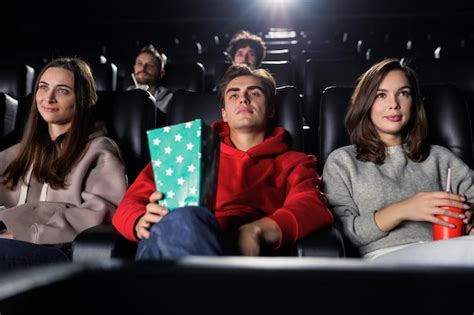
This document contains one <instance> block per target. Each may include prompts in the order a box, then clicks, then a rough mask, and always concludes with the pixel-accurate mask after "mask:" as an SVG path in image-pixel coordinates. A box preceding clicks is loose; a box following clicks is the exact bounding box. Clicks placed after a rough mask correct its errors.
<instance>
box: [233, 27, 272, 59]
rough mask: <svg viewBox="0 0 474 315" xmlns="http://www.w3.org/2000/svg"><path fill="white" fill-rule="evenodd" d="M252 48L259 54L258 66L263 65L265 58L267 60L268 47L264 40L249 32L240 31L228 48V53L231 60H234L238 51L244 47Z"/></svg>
mask: <svg viewBox="0 0 474 315" xmlns="http://www.w3.org/2000/svg"><path fill="white" fill-rule="evenodd" d="M247 46H249V47H251V48H252V49H253V50H255V52H256V54H257V64H256V66H257V67H258V66H260V64H261V63H262V60H263V58H265V53H266V50H267V48H266V46H265V42H264V41H263V39H262V38H261V37H260V36H258V35H255V34H252V33H250V32H248V31H239V32H237V33H235V34H234V36H233V37H232V39H231V40H230V42H229V46H228V47H227V53H228V54H229V56H230V58H231V59H232V60H233V59H234V56H235V54H236V53H237V50H239V49H240V48H244V47H247Z"/></svg>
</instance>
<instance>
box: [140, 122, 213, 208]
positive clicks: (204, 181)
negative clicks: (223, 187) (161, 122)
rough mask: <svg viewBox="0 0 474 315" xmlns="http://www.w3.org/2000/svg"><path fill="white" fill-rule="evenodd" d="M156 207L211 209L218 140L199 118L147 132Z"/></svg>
mask: <svg viewBox="0 0 474 315" xmlns="http://www.w3.org/2000/svg"><path fill="white" fill-rule="evenodd" d="M147 137H148V147H149V149H150V156H151V164H152V167H153V176H154V180H155V186H156V190H157V191H160V192H161V193H163V195H164V198H163V199H162V200H160V201H159V204H160V205H162V206H164V207H167V208H168V209H169V210H173V209H175V208H178V207H184V206H204V207H207V208H209V209H214V207H215V200H216V189H217V168H218V162H219V149H220V139H219V136H218V135H217V134H215V133H214V131H213V130H212V128H211V127H210V126H209V125H207V124H206V123H205V122H204V121H202V120H201V119H196V120H193V121H189V122H185V123H181V124H176V125H171V126H167V127H163V128H157V129H152V130H148V131H147Z"/></svg>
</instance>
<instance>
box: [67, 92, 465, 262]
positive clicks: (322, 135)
mask: <svg viewBox="0 0 474 315" xmlns="http://www.w3.org/2000/svg"><path fill="white" fill-rule="evenodd" d="M352 91H353V88H351V87H331V88H328V89H326V90H325V91H324V92H323V94H322V98H321V108H320V110H321V115H320V122H319V126H318V127H319V133H318V134H316V133H313V134H312V137H314V138H316V137H317V142H318V144H319V145H318V147H317V156H318V165H317V169H318V171H319V172H320V173H321V172H322V169H323V166H324V163H325V161H326V159H327V157H328V155H329V154H330V153H331V152H332V151H333V150H334V149H337V148H339V147H341V146H344V145H348V144H349V140H348V136H347V134H346V131H345V129H344V124H343V121H344V113H345V111H346V109H347V106H348V103H349V100H350V96H351V94H352ZM130 92H134V93H139V92H140V91H129V92H120V93H125V94H127V93H130ZM108 93H112V94H114V93H119V92H108ZM423 93H424V96H425V103H426V109H427V113H428V120H429V124H430V126H431V128H430V130H429V141H430V143H431V144H438V145H442V146H445V147H447V148H449V149H450V150H452V151H453V152H454V153H455V154H456V155H458V156H459V157H460V158H461V159H462V160H463V161H465V162H466V163H467V164H468V165H469V166H470V167H471V168H472V167H474V158H473V151H472V143H473V139H472V133H471V122H470V113H469V111H468V108H467V105H466V102H465V101H464V98H463V95H462V93H461V92H460V91H459V90H458V89H457V88H456V87H455V86H453V85H444V84H443V85H425V86H423ZM130 95H131V94H130ZM116 96H118V95H116ZM137 96H138V95H137ZM143 100H145V99H143ZM298 100H299V96H298V91H297V89H296V88H295V87H291V86H287V87H282V88H279V89H278V92H277V99H276V117H275V124H276V125H278V126H282V127H284V128H285V129H286V132H287V133H286V136H287V142H288V143H289V145H290V147H291V148H292V149H294V150H300V151H304V150H305V148H304V143H305V141H304V136H305V135H306V134H304V132H303V124H302V113H301V110H300V107H299V106H297V105H296V106H295V104H297V103H298ZM102 101H104V99H102ZM115 102H116V103H114V104H113V105H107V106H109V108H112V107H113V108H114V111H111V112H108V115H110V116H111V117H106V119H108V120H112V121H113V123H112V125H108V127H109V129H111V130H112V131H113V130H114V128H115V129H119V130H120V128H121V126H122V124H123V122H125V121H128V120H130V121H131V122H132V123H127V124H128V125H127V127H126V130H125V131H123V130H120V132H122V134H120V135H118V134H114V131H113V132H112V136H113V137H115V139H116V141H117V142H118V143H119V145H120V146H121V147H123V148H140V150H138V151H135V153H134V155H135V157H134V158H133V159H132V160H133V161H134V162H133V163H136V164H134V165H133V167H134V170H133V172H132V173H133V174H130V173H129V176H130V177H131V178H132V179H133V176H134V175H135V174H136V171H138V170H139V169H141V168H142V167H143V166H144V163H146V161H147V160H148V151H147V147H146V139H145V138H144V137H145V136H144V130H147V129H150V128H151V127H150V126H149V125H146V124H145V123H148V124H149V123H152V122H151V121H147V120H146V119H147V117H146V116H147V115H149V114H145V115H144V114H141V113H140V112H139V111H140V109H146V107H147V105H145V104H141V105H138V106H137V105H133V106H134V107H133V111H130V110H127V108H125V109H124V108H122V109H120V108H117V107H126V106H131V105H130V104H135V103H136V102H141V100H140V101H139V100H138V99H137V100H136V101H132V100H131V99H129V100H127V102H125V101H122V100H120V101H119V102H118V98H115ZM127 104H128V105H127ZM98 107H102V108H104V109H105V108H107V107H106V106H98ZM148 107H149V106H148ZM218 108H219V107H218V100H217V97H216V94H215V93H211V92H207V93H197V92H189V91H183V90H180V91H177V92H176V93H175V95H174V97H173V100H172V103H171V104H170V111H169V113H168V114H167V116H166V120H165V124H166V125H171V124H175V123H180V122H185V121H190V120H193V119H196V118H201V119H203V120H204V121H206V122H207V123H211V122H213V121H215V120H219V119H220V112H219V109H218ZM119 116H120V117H121V118H119ZM155 121H156V120H155ZM114 125H115V127H114ZM133 129H136V130H133ZM124 140H125V142H124ZM130 142H132V143H130ZM140 152H141V154H142V156H141V157H139V156H140ZM143 154H144V155H146V157H144V155H143ZM127 158H128V159H130V157H127V156H126V159H127ZM136 161H140V163H137V162H136ZM126 163H127V165H129V163H130V160H129V161H126ZM129 171H130V169H129ZM103 234H106V235H108V236H109V238H103V237H99V236H98V235H103ZM112 235H113V229H112V227H111V226H110V225H108V226H105V227H104V226H101V227H96V228H92V229H90V230H89V231H86V232H85V233H82V234H81V235H80V236H79V237H78V238H77V239H76V242H75V250H74V258H75V259H77V260H84V259H88V258H91V257H94V258H96V259H97V257H102V258H110V257H111V256H128V257H131V253H133V250H134V247H133V245H132V244H127V242H125V241H124V240H123V239H122V240H120V238H118V239H117V235H116V234H115V237H113V236H112ZM98 239H101V240H103V242H99V243H100V245H98V243H97V240H98ZM104 240H106V241H104ZM98 247H99V248H102V250H101V251H98V250H97V248H98ZM98 252H100V254H98ZM290 252H291V254H293V255H302V256H331V257H342V256H346V255H347V256H357V253H356V252H355V251H354V249H353V248H352V247H351V244H350V243H347V242H346V243H344V242H343V241H342V237H341V234H340V233H339V231H338V230H337V228H334V227H332V228H329V229H326V230H323V231H318V232H316V233H314V234H312V235H309V236H308V237H306V238H305V239H303V240H302V241H301V242H300V243H299V244H298V246H297V247H296V248H293V249H291V250H290Z"/></svg>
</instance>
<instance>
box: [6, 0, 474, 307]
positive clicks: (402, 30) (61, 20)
mask: <svg viewBox="0 0 474 315" xmlns="http://www.w3.org/2000/svg"><path fill="white" fill-rule="evenodd" d="M13 2H14V3H9V4H8V7H7V3H6V2H5V1H3V2H2V4H1V7H2V18H1V19H0V39H1V41H0V101H1V102H2V104H0V119H1V120H0V132H1V134H0V151H1V150H3V149H5V148H6V147H8V146H10V145H12V144H14V143H16V142H17V141H19V139H20V137H21V133H22V130H23V126H24V124H25V120H26V115H27V113H28V108H29V106H30V104H31V89H32V86H33V80H34V78H35V76H36V75H37V74H38V73H39V71H40V70H41V68H42V66H44V65H45V64H46V63H47V62H48V61H50V60H51V59H52V58H56V57H60V56H79V57H82V58H84V59H85V60H87V61H88V62H89V63H90V64H91V66H92V70H93V72H94V76H95V79H96V83H97V88H98V93H99V102H100V107H101V109H102V111H100V115H103V117H104V119H105V120H106V121H107V128H108V129H109V132H110V133H111V137H113V138H114V140H116V142H117V143H118V144H119V146H120V147H121V149H122V151H123V153H124V159H125V162H126V164H127V167H128V175H129V178H130V179H132V180H133V179H134V178H135V177H136V175H137V174H138V172H139V171H140V170H141V169H142V168H143V167H144V166H145V165H146V163H147V162H148V161H149V153H148V147H147V143H146V137H145V135H144V131H145V130H148V129H152V128H159V127H163V126H165V125H166V124H168V123H170V122H176V121H175V120H173V119H174V118H170V117H168V118H167V117H165V116H163V114H162V113H158V112H156V111H153V112H152V113H150V112H149V110H150V109H151V108H153V110H154V107H153V106H150V99H149V98H147V96H146V95H145V96H144V94H140V93H138V94H137V93H135V94H133V92H132V93H128V94H127V93H125V92H124V90H125V89H126V88H127V87H128V86H129V85H131V84H132V79H131V75H130V74H131V72H132V71H133V64H134V59H135V55H136V53H137V51H138V50H139V49H140V48H142V47H143V46H145V45H148V44H153V45H154V46H155V47H156V48H158V50H159V51H160V52H161V53H163V54H164V55H165V56H166V58H167V64H166V71H167V72H166V77H165V78H164V81H163V83H164V85H165V86H167V87H168V88H169V89H171V90H172V91H173V92H175V95H181V96H182V98H180V101H176V103H179V102H181V103H184V104H186V105H189V106H192V107H198V106H197V105H200V104H201V103H199V102H206V101H207V102H209V100H211V102H216V103H217V101H216V95H215V86H216V84H217V82H218V81H219V79H220V78H221V77H222V74H223V71H224V70H225V69H226V67H227V66H228V64H229V58H228V57H227V56H226V52H225V51H226V48H227V44H228V41H229V39H230V37H231V36H232V35H233V34H234V33H235V32H236V31H238V30H248V31H251V32H253V33H256V34H258V35H260V36H261V37H262V38H263V39H264V41H265V43H266V47H267V50H268V52H267V56H266V59H265V60H264V62H263V64H262V67H264V68H266V69H268V70H270V72H272V73H273V74H274V75H275V77H276V80H277V85H278V86H279V87H280V88H281V87H286V88H283V89H286V90H285V91H286V92H288V94H286V95H287V96H288V98H285V99H284V100H281V102H282V103H284V104H288V105H294V107H293V108H296V109H295V111H294V112H296V114H295V115H296V117H297V118H296V119H295V123H294V124H292V128H296V130H297V132H296V134H297V136H300V137H299V140H297V141H296V143H298V144H300V145H301V146H300V148H302V150H304V152H306V153H308V154H315V155H316V156H317V157H318V165H317V170H318V172H320V173H321V171H322V167H323V165H324V162H325V160H326V158H327V156H328V154H329V153H330V152H331V151H332V150H333V149H334V148H337V147H338V146H341V143H345V142H344V141H347V139H346V137H347V136H346V134H345V131H344V129H343V127H342V117H343V115H344V112H343V110H341V109H340V108H341V104H342V108H345V107H344V106H345V105H346V104H347V103H348V100H349V97H350V95H351V93H352V89H353V87H354V85H355V82H356V79H357V78H358V77H359V75H360V74H362V73H363V72H364V71H365V70H366V69H368V68H369V67H370V66H371V65H372V64H374V63H375V62H378V61H380V60H382V59H384V58H387V57H397V58H401V59H403V60H404V61H406V62H408V63H409V64H410V65H411V66H412V67H413V68H414V69H415V70H416V71H417V72H418V74H419V76H420V79H421V83H422V85H423V88H424V91H425V92H426V97H427V102H428V103H429V104H430V105H429V106H432V107H430V108H431V109H432V110H433V111H435V114H430V115H429V116H430V117H428V118H429V119H430V121H434V124H435V125H436V126H439V128H434V133H433V135H432V137H434V138H432V139H435V140H434V141H435V142H436V141H438V140H439V143H441V144H443V145H445V146H447V147H449V148H450V149H451V150H452V151H453V152H454V153H455V154H457V155H458V156H459V157H460V158H461V159H463V160H464V162H466V164H468V165H469V166H470V167H471V169H472V168H473V167H474V152H473V144H474V141H473V137H472V134H473V133H472V132H473V127H472V126H473V124H472V123H471V117H472V115H473V113H474V1H467V0H464V1H461V0H445V1H438V0H433V1H430V0H421V1H420V0H389V1H385V0H352V1H351V0H345V1H342V0H189V1H185V0H120V1H109V0H108V1H102V0H95V1H90V0H72V1H67V0H62V1H59V0H53V1H29V2H25V1H13ZM333 87H335V89H334V88H333ZM328 88H329V89H328ZM183 90H187V91H188V92H189V91H190V92H195V93H197V94H198V95H199V96H202V97H200V98H199V100H200V101H199V102H198V101H196V102H195V100H197V99H198V98H196V99H192V98H189V99H188V98H186V97H187V96H186V95H187V94H186V93H187V92H183ZM336 91H339V92H340V93H339V94H337V95H336V93H335V92H336ZM129 92H130V91H129ZM135 92H137V91H136V90H135ZM140 92H143V91H140ZM143 93H145V92H143ZM285 102H286V103H285ZM5 104H9V105H8V106H10V107H8V106H7V105H5ZM98 104H99V103H98ZM207 105H209V104H207ZM12 106H13V107H12ZM12 108H13V110H12ZM215 108H216V111H217V107H215ZM131 109H133V110H131ZM142 109H143V111H141V110H142ZM331 110H333V111H331ZM331 115H332V116H331ZM184 116H186V115H184ZM211 116H212V115H211ZM186 117H188V116H186ZM212 117H214V116H212ZM334 117H336V118H334ZM206 119H207V118H206ZM331 119H334V121H335V122H333V121H332V120H331ZM329 121H330V123H328V122H329ZM331 123H334V125H337V124H338V123H340V124H339V125H340V126H339V127H340V128H339V129H337V128H335V129H337V130H334V132H333V130H332V129H331V128H330V127H331ZM449 124H452V125H455V128H454V129H455V131H452V130H450V129H449V128H448V130H446V128H443V127H445V126H447V125H449ZM328 125H330V126H329V127H328ZM125 127H126V128H127V129H126V130H127V132H123V131H124V130H125ZM328 129H331V130H330V131H328ZM333 135H335V136H333ZM293 136H294V134H293ZM298 141H299V142H298ZM329 142H331V143H329ZM436 143H437V142H436ZM89 232H91V233H88V234H87V235H86V234H83V235H80V237H78V239H77V240H76V241H75V242H74V244H73V251H74V253H73V263H71V264H66V265H60V266H52V267H50V266H45V267H39V268H32V269H28V270H24V271H19V272H12V273H10V274H5V275H0V315H10V314H151V313H156V314H188V313H191V312H196V313H200V314H258V313H259V314H262V315H263V314H270V313H287V314H302V313H303V312H304V313H308V314H320V313H323V314H405V313H407V314H408V313H416V314H443V315H444V314H462V315H464V314H466V315H472V314H474V303H473V298H472V296H473V293H472V292H473V286H474V285H473V284H474V266H466V265H462V264H461V265H459V266H454V267H453V266H420V265H416V266H412V265H404V266H400V265H395V264H393V265H387V266H371V265H368V264H366V263H364V262H363V260H362V259H361V258H360V255H358V253H357V252H356V251H355V250H354V248H353V247H352V246H351V244H349V243H348V242H347V239H346V238H345V237H344V236H343V235H342V234H341V232H340V230H338V228H337V227H336V226H335V227H330V228H328V229H326V230H323V231H320V232H318V233H315V234H314V235H310V237H308V238H306V239H304V240H303V241H302V242H300V243H299V244H298V245H297V246H296V247H295V248H294V249H292V252H291V253H289V255H288V256H294V257H259V258H261V259H259V258H243V257H231V258H220V259H219V258H217V259H212V258H209V259H206V258H202V257H201V258H196V259H194V258H189V259H184V260H180V261H160V262H140V263H138V262H134V261H133V255H134V251H135V250H136V246H135V245H131V244H130V242H128V241H125V240H124V239H123V238H120V237H119V236H118V234H117V232H116V231H114V230H113V229H112V226H111V225H110V223H109V224H105V225H104V226H99V228H98V229H93V230H91V231H89ZM302 256H311V257H302ZM58 305H63V306H58Z"/></svg>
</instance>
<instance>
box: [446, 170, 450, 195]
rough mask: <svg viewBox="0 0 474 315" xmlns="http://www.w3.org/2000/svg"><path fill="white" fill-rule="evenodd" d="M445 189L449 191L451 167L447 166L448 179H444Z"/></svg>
mask: <svg viewBox="0 0 474 315" xmlns="http://www.w3.org/2000/svg"><path fill="white" fill-rule="evenodd" d="M446 191H447V192H450V191H451V168H450V167H448V179H447V180H446Z"/></svg>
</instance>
